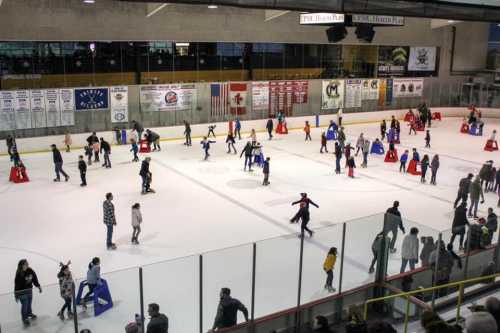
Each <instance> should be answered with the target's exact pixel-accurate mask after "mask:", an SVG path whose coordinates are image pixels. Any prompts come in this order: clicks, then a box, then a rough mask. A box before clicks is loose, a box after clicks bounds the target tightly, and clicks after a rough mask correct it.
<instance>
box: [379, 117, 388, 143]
mask: <svg viewBox="0 0 500 333" xmlns="http://www.w3.org/2000/svg"><path fill="white" fill-rule="evenodd" d="M385 133H387V123H386V122H385V119H383V120H382V122H381V123H380V141H384V138H385Z"/></svg>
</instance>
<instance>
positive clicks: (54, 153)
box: [50, 145, 69, 182]
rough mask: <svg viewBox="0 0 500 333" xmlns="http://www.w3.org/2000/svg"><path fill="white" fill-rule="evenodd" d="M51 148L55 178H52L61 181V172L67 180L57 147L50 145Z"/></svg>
mask: <svg viewBox="0 0 500 333" xmlns="http://www.w3.org/2000/svg"><path fill="white" fill-rule="evenodd" d="M50 147H51V148H52V158H53V160H54V166H55V171H56V178H54V181H55V182H60V181H61V176H60V175H59V174H60V173H62V175H63V176H64V178H65V181H68V180H69V176H68V174H67V173H66V172H64V170H63V168H62V166H63V159H62V155H61V152H60V151H59V149H57V147H56V145H51V146H50Z"/></svg>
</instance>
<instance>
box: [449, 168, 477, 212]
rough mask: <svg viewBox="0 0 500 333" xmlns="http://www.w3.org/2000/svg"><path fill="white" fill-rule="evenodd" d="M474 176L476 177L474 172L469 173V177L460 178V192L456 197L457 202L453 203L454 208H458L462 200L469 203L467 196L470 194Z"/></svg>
mask: <svg viewBox="0 0 500 333" xmlns="http://www.w3.org/2000/svg"><path fill="white" fill-rule="evenodd" d="M472 177H474V175H473V174H472V173H469V174H468V175H467V177H465V178H462V179H460V183H459V184H458V194H457V198H456V199H455V203H454V204H453V208H457V206H458V203H459V202H460V201H462V202H465V204H467V197H468V196H469V190H470V184H471V183H472Z"/></svg>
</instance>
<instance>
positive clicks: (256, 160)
mask: <svg viewBox="0 0 500 333" xmlns="http://www.w3.org/2000/svg"><path fill="white" fill-rule="evenodd" d="M252 155H253V164H257V165H258V166H259V167H262V166H264V155H263V154H262V145H261V144H260V142H257V143H255V145H254V147H253V151H252Z"/></svg>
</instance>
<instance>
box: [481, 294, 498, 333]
mask: <svg viewBox="0 0 500 333" xmlns="http://www.w3.org/2000/svg"><path fill="white" fill-rule="evenodd" d="M484 306H485V307H486V311H488V312H489V313H490V314H491V315H492V316H493V318H495V321H496V323H497V329H498V328H499V327H500V301H499V300H498V298H496V297H488V298H487V299H486V302H485V303H484ZM483 333H484V332H483Z"/></svg>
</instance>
